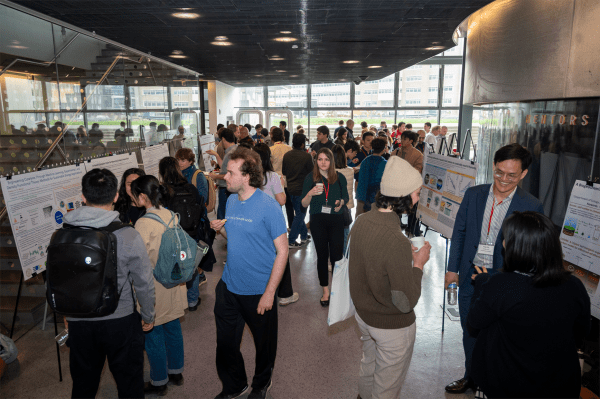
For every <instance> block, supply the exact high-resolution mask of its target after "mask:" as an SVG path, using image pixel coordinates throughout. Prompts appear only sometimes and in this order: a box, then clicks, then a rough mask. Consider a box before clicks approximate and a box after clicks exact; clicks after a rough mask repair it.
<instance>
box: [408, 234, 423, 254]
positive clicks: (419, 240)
mask: <svg viewBox="0 0 600 399" xmlns="http://www.w3.org/2000/svg"><path fill="white" fill-rule="evenodd" d="M410 242H411V244H412V245H413V246H415V247H417V251H418V250H420V249H421V247H422V246H423V245H425V237H413V238H411V239H410Z"/></svg>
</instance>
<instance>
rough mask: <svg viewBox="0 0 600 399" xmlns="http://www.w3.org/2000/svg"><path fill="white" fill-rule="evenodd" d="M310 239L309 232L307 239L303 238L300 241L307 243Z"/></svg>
mask: <svg viewBox="0 0 600 399" xmlns="http://www.w3.org/2000/svg"><path fill="white" fill-rule="evenodd" d="M309 241H310V234H307V235H306V240H302V239H301V240H300V242H301V243H302V244H306V243H307V242H309Z"/></svg>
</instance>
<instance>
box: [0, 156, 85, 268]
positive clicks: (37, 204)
mask: <svg viewBox="0 0 600 399" xmlns="http://www.w3.org/2000/svg"><path fill="white" fill-rule="evenodd" d="M84 174H85V167H84V166H83V164H80V165H70V166H64V167H60V168H55V169H46V170H41V171H37V172H31V173H26V174H22V175H16V176H11V177H4V178H2V179H0V184H1V186H2V194H3V196H4V200H5V201H6V208H7V211H8V217H9V219H10V227H11V229H12V232H13V236H14V239H15V245H16V247H17V252H18V255H19V261H20V262H21V267H22V269H23V276H24V280H28V279H30V278H31V277H33V276H34V275H35V274H37V273H40V272H42V271H44V270H46V250H47V249H48V244H49V243H50V237H52V233H54V231H55V230H56V229H59V228H61V227H62V224H63V218H64V216H65V215H66V214H67V213H68V212H71V211H73V210H75V209H77V208H79V207H81V206H82V198H81V179H82V177H83V175H84Z"/></svg>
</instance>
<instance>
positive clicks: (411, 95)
mask: <svg viewBox="0 0 600 399" xmlns="http://www.w3.org/2000/svg"><path fill="white" fill-rule="evenodd" d="M418 66H419V67H422V68H414V66H413V67H410V68H407V69H405V70H403V71H402V72H401V74H400V81H401V83H400V91H399V95H398V106H400V107H411V106H416V107H437V105H438V81H439V79H438V78H439V71H440V66H439V65H418Z"/></svg>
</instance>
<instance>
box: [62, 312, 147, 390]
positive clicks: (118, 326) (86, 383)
mask: <svg viewBox="0 0 600 399" xmlns="http://www.w3.org/2000/svg"><path fill="white" fill-rule="evenodd" d="M68 341H69V342H68V343H69V347H70V349H71V351H70V355H69V359H70V370H71V378H72V379H73V391H72V393H71V397H73V398H95V397H96V393H97V391H98V386H99V384H100V377H101V375H102V368H103V367H104V362H105V361H106V359H107V358H108V367H109V369H110V372H111V373H112V375H113V377H114V379H115V381H116V383H117V390H118V392H119V398H143V397H144V333H143V331H142V323H141V317H140V315H139V313H137V312H135V313H132V314H130V315H129V316H125V317H122V318H120V319H111V320H102V321H71V322H69V339H68Z"/></svg>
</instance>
